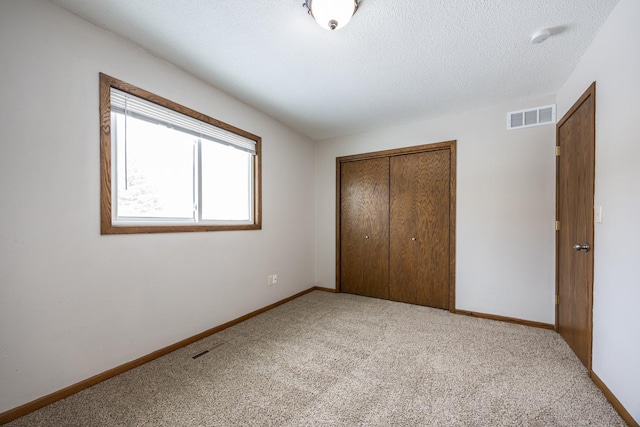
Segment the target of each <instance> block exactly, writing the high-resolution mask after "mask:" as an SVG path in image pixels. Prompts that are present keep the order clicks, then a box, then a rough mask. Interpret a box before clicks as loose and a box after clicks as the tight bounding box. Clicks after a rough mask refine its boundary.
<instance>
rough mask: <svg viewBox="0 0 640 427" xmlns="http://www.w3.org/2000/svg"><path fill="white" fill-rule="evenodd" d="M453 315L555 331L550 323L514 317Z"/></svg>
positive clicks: (470, 314)
mask: <svg viewBox="0 0 640 427" xmlns="http://www.w3.org/2000/svg"><path fill="white" fill-rule="evenodd" d="M455 314H462V315H465V316H472V317H479V318H481V319H489V320H498V321H500V322H508V323H515V324H518V325H524V326H533V327H534V328H542V329H551V330H554V329H555V325H552V324H550V323H542V322H534V321H531V320H523V319H516V318H515V317H506V316H498V315H496V314H486V313H477V312H475V311H467V310H456V311H455Z"/></svg>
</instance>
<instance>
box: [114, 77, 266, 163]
mask: <svg viewBox="0 0 640 427" xmlns="http://www.w3.org/2000/svg"><path fill="white" fill-rule="evenodd" d="M111 111H112V112H116V113H121V114H124V115H129V116H131V117H135V118H137V119H141V120H146V121H148V122H151V123H156V124H160V125H164V126H168V127H171V128H173V129H176V130H179V131H181V132H185V133H189V134H191V135H194V136H196V137H199V138H203V139H208V140H210V141H213V142H217V143H219V144H224V145H228V146H231V147H234V148H237V149H238V150H242V151H246V152H248V153H251V154H256V142H255V141H254V140H252V139H249V138H245V137H243V136H241V135H238V134H236V133H233V132H230V131H228V130H226V129H222V128H219V127H217V126H214V125H211V124H209V123H205V122H202V121H200V120H197V119H194V118H193V117H189V116H187V115H184V114H181V113H178V112H176V111H173V110H170V109H168V108H164V107H161V106H160V105H157V104H154V103H153V102H149V101H146V100H144V99H142V98H138V97H137V96H135V95H131V94H129V93H126V92H123V91H120V90H118V89H114V88H113V87H112V88H111Z"/></svg>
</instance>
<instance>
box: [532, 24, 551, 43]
mask: <svg viewBox="0 0 640 427" xmlns="http://www.w3.org/2000/svg"><path fill="white" fill-rule="evenodd" d="M549 37H551V32H549V30H548V29H547V28H543V29H542V30H538V31H536V32H535V33H533V34H532V35H531V43H533V44H538V43H542V42H543V41H545V40H546V39H548V38H549Z"/></svg>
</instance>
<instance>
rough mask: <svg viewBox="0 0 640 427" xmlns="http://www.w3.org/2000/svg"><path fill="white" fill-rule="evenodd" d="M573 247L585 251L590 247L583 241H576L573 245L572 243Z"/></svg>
mask: <svg viewBox="0 0 640 427" xmlns="http://www.w3.org/2000/svg"><path fill="white" fill-rule="evenodd" d="M573 249H575V250H576V251H585V252H589V249H591V248H590V247H589V244H587V243H585V244H582V245H581V244H580V243H576V244H575V245H573Z"/></svg>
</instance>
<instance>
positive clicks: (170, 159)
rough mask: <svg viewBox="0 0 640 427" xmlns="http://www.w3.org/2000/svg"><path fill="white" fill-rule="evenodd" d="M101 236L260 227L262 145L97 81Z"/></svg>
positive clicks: (133, 90) (104, 79) (114, 83)
mask: <svg viewBox="0 0 640 427" xmlns="http://www.w3.org/2000/svg"><path fill="white" fill-rule="evenodd" d="M100 120H101V126H100V160H101V169H100V173H101V230H102V234H124V233H159V232H179V231H215V230H249V229H260V228H261V199H260V197H261V191H260V164H261V163H260V150H261V139H260V137H258V136H255V135H252V134H250V133H248V132H245V131H243V130H241V129H238V128H235V127H233V126H230V125H228V124H226V123H222V122H219V121H217V120H215V119H212V118H211V117H208V116H205V115H203V114H200V113H198V112H196V111H193V110H191V109H189V108H186V107H183V106H181V105H179V104H176V103H174V102H171V101H168V100H166V99H164V98H161V97H159V96H157V95H154V94H152V93H149V92H147V91H144V90H142V89H139V88H137V87H135V86H132V85H130V84H127V83H124V82H122V81H120V80H117V79H114V78H112V77H109V76H107V75H104V74H102V73H101V74H100Z"/></svg>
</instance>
